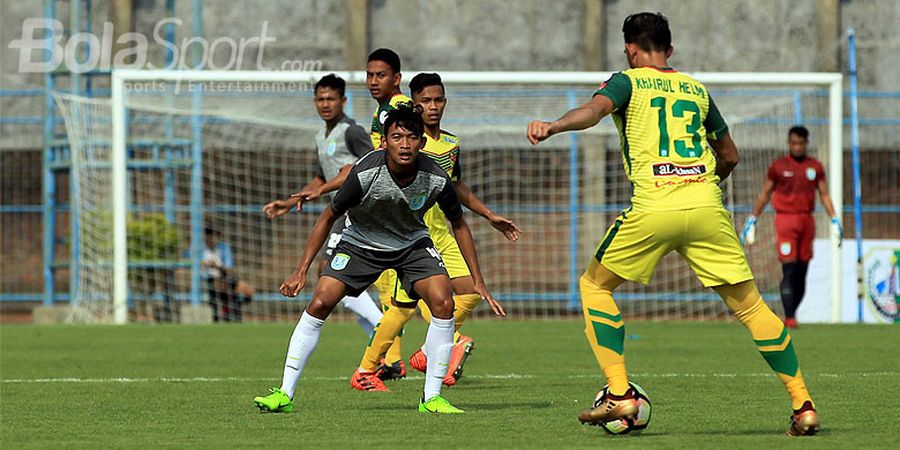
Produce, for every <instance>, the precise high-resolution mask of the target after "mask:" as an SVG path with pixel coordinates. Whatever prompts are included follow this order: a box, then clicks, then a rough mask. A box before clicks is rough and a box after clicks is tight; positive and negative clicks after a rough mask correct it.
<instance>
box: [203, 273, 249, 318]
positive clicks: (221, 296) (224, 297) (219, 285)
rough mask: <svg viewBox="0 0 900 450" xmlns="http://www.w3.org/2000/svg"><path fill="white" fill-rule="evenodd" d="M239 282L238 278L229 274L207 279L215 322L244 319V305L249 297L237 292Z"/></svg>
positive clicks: (210, 304)
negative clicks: (246, 297)
mask: <svg viewBox="0 0 900 450" xmlns="http://www.w3.org/2000/svg"><path fill="white" fill-rule="evenodd" d="M237 284H238V283H237V280H236V279H234V278H232V277H228V276H226V277H222V278H208V279H207V280H206V286H207V293H208V294H209V306H210V307H211V308H212V313H213V322H219V321H222V322H240V321H242V320H243V311H242V307H243V303H245V301H246V300H247V299H245V298H244V296H243V295H239V294H238V293H237Z"/></svg>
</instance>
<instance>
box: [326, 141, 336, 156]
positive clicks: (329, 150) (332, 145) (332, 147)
mask: <svg viewBox="0 0 900 450" xmlns="http://www.w3.org/2000/svg"><path fill="white" fill-rule="evenodd" d="M335 149H337V144H335V143H334V141H328V147H326V148H325V153H328V156H331V155H333V154H334V151H335Z"/></svg>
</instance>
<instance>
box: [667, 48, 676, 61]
mask: <svg viewBox="0 0 900 450" xmlns="http://www.w3.org/2000/svg"><path fill="white" fill-rule="evenodd" d="M672 53H675V47H672V46H671V45H670V46H669V48H667V49H666V59H669V58H671V57H672Z"/></svg>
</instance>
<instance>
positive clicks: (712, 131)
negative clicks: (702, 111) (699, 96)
mask: <svg viewBox="0 0 900 450" xmlns="http://www.w3.org/2000/svg"><path fill="white" fill-rule="evenodd" d="M703 128H705V129H706V141H707V142H709V145H710V147H712V149H713V153H715V155H716V175H718V176H719V181H722V180H724V179H726V178H728V176H729V175H731V172H732V171H733V170H734V168H735V167H737V165H738V162H740V157H739V156H738V149H737V145H736V144H735V143H734V140H732V139H731V135H730V134H729V133H728V124H727V123H725V119H724V118H722V114H721V113H719V107H718V106H716V102H715V101H713V99H712V97H710V98H709V109H708V110H707V111H706V118H704V119H703Z"/></svg>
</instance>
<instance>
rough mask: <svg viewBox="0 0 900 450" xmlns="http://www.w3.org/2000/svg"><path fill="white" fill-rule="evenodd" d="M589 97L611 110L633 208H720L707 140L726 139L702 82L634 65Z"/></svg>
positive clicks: (612, 78)
mask: <svg viewBox="0 0 900 450" xmlns="http://www.w3.org/2000/svg"><path fill="white" fill-rule="evenodd" d="M594 95H603V96H605V97H607V98H609V99H610V100H611V101H612V102H613V105H614V106H615V110H614V112H613V121H614V122H615V124H616V127H617V128H618V129H619V137H620V140H621V143H622V159H623V161H624V163H625V171H626V173H627V174H628V179H629V180H630V181H631V184H632V185H633V186H634V194H633V196H632V200H631V202H632V205H633V206H634V208H635V209H637V210H644V211H648V210H649V211H672V210H682V209H692V208H702V207H707V206H721V205H722V191H721V190H720V189H719V184H718V183H719V181H720V180H719V177H718V176H717V175H716V157H715V154H713V152H712V150H711V149H710V147H709V144H708V143H707V142H706V140H707V139H719V138H721V137H723V136H725V135H726V134H727V133H728V125H727V124H726V123H725V120H723V119H722V115H721V114H719V110H718V108H716V104H715V103H714V102H713V100H712V98H711V97H710V96H709V93H708V92H707V90H706V87H705V86H704V85H703V84H702V83H700V82H699V81H697V80H695V79H694V78H692V77H690V76H689V75H686V74H683V73H679V72H677V71H675V70H673V69H669V68H662V69H660V68H656V67H639V68H636V69H629V70H625V71H623V72H618V73H615V74H613V76H612V77H610V79H609V80H607V81H606V82H605V83H603V84H602V85H601V86H600V88H599V89H597V91H596V92H594Z"/></svg>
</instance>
